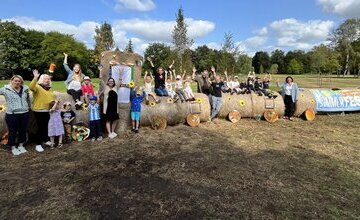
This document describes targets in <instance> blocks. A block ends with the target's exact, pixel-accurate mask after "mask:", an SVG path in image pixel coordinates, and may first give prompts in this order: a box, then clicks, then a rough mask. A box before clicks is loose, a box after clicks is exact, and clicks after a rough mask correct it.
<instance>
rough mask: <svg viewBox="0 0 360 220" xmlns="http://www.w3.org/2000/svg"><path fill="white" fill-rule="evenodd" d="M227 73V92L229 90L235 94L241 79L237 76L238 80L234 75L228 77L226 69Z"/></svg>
mask: <svg viewBox="0 0 360 220" xmlns="http://www.w3.org/2000/svg"><path fill="white" fill-rule="evenodd" d="M224 74H225V78H226V87H227V90H226V92H229V93H230V94H231V95H233V94H234V93H236V92H237V91H236V88H238V87H239V86H240V85H239V79H238V77H237V76H235V77H236V81H235V80H234V78H235V77H234V78H233V77H231V76H230V77H228V75H227V70H225V72H224Z"/></svg>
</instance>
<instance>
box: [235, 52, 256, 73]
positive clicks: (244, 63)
mask: <svg viewBox="0 0 360 220" xmlns="http://www.w3.org/2000/svg"><path fill="white" fill-rule="evenodd" d="M236 66H237V68H236V69H237V71H236V72H237V73H240V74H244V75H247V74H248V73H249V71H251V70H252V58H251V57H249V56H248V55H246V54H240V55H239V57H238V58H237V61H236Z"/></svg>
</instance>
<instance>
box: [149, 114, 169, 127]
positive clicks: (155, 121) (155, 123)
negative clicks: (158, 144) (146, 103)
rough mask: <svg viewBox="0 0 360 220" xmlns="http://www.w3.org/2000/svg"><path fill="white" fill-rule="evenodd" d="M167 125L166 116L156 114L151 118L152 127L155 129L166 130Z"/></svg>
mask: <svg viewBox="0 0 360 220" xmlns="http://www.w3.org/2000/svg"><path fill="white" fill-rule="evenodd" d="M166 126H167V121H166V118H164V117H161V116H155V117H153V118H152V119H151V127H152V128H153V129H154V130H164V129H165V128H166Z"/></svg>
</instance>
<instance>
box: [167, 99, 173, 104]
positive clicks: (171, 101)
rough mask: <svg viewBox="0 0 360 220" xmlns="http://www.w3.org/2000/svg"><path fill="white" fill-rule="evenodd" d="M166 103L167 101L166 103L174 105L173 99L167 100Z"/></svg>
mask: <svg viewBox="0 0 360 220" xmlns="http://www.w3.org/2000/svg"><path fill="white" fill-rule="evenodd" d="M166 101H167V103H170V104H171V103H174V99H172V98H168V99H167V100H166Z"/></svg>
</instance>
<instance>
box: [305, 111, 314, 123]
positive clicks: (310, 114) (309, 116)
mask: <svg viewBox="0 0 360 220" xmlns="http://www.w3.org/2000/svg"><path fill="white" fill-rule="evenodd" d="M304 114H305V119H306V120H308V121H314V120H315V115H316V114H315V111H314V109H312V108H308V109H306V111H305V113H304Z"/></svg>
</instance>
